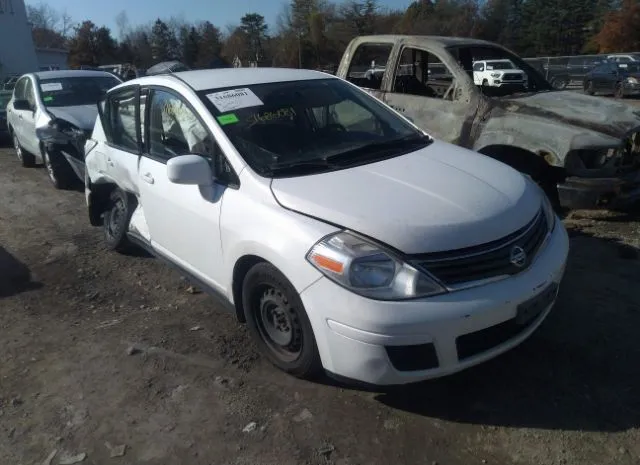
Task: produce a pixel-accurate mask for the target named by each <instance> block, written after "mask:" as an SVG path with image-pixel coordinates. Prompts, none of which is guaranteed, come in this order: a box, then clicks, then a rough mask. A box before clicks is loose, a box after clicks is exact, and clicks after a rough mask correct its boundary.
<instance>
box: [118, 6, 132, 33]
mask: <svg viewBox="0 0 640 465" xmlns="http://www.w3.org/2000/svg"><path fill="white" fill-rule="evenodd" d="M116 25H117V26H118V37H120V39H124V38H125V37H126V36H127V34H129V17H128V16H127V12H126V11H124V10H122V11H121V12H120V13H118V14H117V15H116Z"/></svg>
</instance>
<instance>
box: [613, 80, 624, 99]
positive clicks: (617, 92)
mask: <svg viewBox="0 0 640 465" xmlns="http://www.w3.org/2000/svg"><path fill="white" fill-rule="evenodd" d="M613 96H614V97H615V98H619V99H623V98H624V88H623V87H622V83H618V84H616V88H615V90H614V91H613Z"/></svg>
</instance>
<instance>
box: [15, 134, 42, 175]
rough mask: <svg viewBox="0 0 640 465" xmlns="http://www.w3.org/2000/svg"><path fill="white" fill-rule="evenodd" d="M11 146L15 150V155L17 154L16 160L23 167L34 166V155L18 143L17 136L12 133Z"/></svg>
mask: <svg viewBox="0 0 640 465" xmlns="http://www.w3.org/2000/svg"><path fill="white" fill-rule="evenodd" d="M12 136H13V148H14V150H15V151H16V155H17V156H18V160H20V163H21V164H22V166H24V167H25V168H33V167H34V166H36V157H34V156H33V155H32V154H31V153H29V152H27V151H26V150H24V149H23V148H22V146H21V145H20V141H19V140H18V136H16V134H15V133H13V135H12Z"/></svg>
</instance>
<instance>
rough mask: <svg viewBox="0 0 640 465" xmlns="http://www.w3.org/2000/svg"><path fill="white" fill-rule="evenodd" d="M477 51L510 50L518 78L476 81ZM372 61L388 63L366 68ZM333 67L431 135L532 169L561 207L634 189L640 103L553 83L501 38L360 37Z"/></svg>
mask: <svg viewBox="0 0 640 465" xmlns="http://www.w3.org/2000/svg"><path fill="white" fill-rule="evenodd" d="M483 60H510V61H511V62H512V63H513V64H514V65H515V68H516V69H517V70H519V71H518V72H519V74H518V76H516V77H518V78H519V79H516V78H515V77H514V79H513V81H514V82H513V83H511V82H510V79H511V76H510V74H509V73H503V74H502V75H501V76H500V79H501V80H502V85H500V86H488V85H482V84H480V85H476V84H474V79H473V73H474V63H477V62H479V61H483ZM372 66H373V67H375V68H376V69H381V68H384V71H383V72H379V73H368V72H367V71H368V70H369V69H371V67H372ZM520 71H522V72H524V73H525V74H526V79H525V80H524V82H523V80H522V79H521V73H520ZM336 74H337V75H338V76H339V77H341V78H343V79H346V80H348V81H350V82H352V83H353V84H355V85H357V86H359V87H361V88H363V89H364V90H366V91H367V92H369V93H370V94H372V95H374V96H375V97H377V98H378V99H379V100H381V101H383V102H384V103H386V104H387V105H389V106H390V107H392V108H393V109H394V110H396V111H397V112H399V113H400V114H402V115H404V116H405V117H406V118H407V119H409V120H411V121H412V122H413V123H414V124H415V125H417V126H419V127H420V128H421V129H423V130H424V131H426V132H428V133H429V134H431V135H433V136H434V137H437V138H439V139H442V140H445V141H447V142H451V143H454V144H457V145H460V146H463V147H466V148H469V149H472V150H475V151H477V152H479V153H481V154H484V155H486V156H489V157H492V158H495V159H498V160H500V161H502V162H504V163H506V164H508V165H510V166H512V167H513V168H515V169H517V170H519V171H520V172H522V173H525V174H528V175H529V176H531V177H532V178H533V179H534V180H536V181H537V182H538V183H539V184H540V186H541V187H542V188H543V189H544V190H545V192H546V193H547V195H548V196H549V198H550V199H551V200H552V201H553V202H554V203H556V204H557V205H558V206H559V207H565V208H571V209H576V208H586V209H590V208H627V207H629V206H630V205H632V204H634V203H636V202H637V201H638V200H639V199H640V108H636V107H634V106H632V105H630V104H625V103H622V102H620V101H615V100H609V99H605V98H602V97H592V96H588V95H583V94H580V93H578V92H574V91H567V90H557V89H554V88H553V87H552V86H551V84H549V82H547V81H546V79H545V78H544V77H543V76H542V75H541V74H540V72H538V71H537V70H536V69H534V68H533V67H532V66H531V65H529V64H527V63H525V62H524V61H523V60H522V59H521V58H520V57H519V56H517V55H516V54H515V53H513V52H511V51H510V50H508V49H506V48H504V47H502V46H500V45H498V44H495V43H492V42H487V41H482V40H475V39H466V38H456V37H431V36H397V35H377V36H366V37H358V38H355V39H353V40H352V41H351V43H350V44H349V45H348V47H347V49H346V51H345V53H344V55H343V57H342V60H341V62H340V66H339V68H338V71H337V73H336ZM513 74H514V75H515V74H516V73H513ZM515 81H518V82H515Z"/></svg>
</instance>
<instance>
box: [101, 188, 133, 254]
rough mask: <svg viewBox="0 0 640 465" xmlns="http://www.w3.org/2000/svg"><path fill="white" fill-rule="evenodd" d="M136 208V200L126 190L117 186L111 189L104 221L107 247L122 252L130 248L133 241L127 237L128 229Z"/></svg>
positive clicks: (103, 227) (103, 226)
mask: <svg viewBox="0 0 640 465" xmlns="http://www.w3.org/2000/svg"><path fill="white" fill-rule="evenodd" d="M134 210H135V205H134V202H132V201H131V198H130V197H129V195H127V193H126V192H124V191H123V190H121V189H117V188H116V189H114V190H113V191H111V195H110V196H109V202H108V207H107V210H106V211H105V212H104V218H103V222H102V230H103V234H104V242H105V244H106V246H107V249H109V250H115V251H116V252H120V253H123V252H126V251H127V250H129V249H130V247H131V242H129V239H127V231H128V230H129V222H130V221H131V215H132V214H133V211H134Z"/></svg>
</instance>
